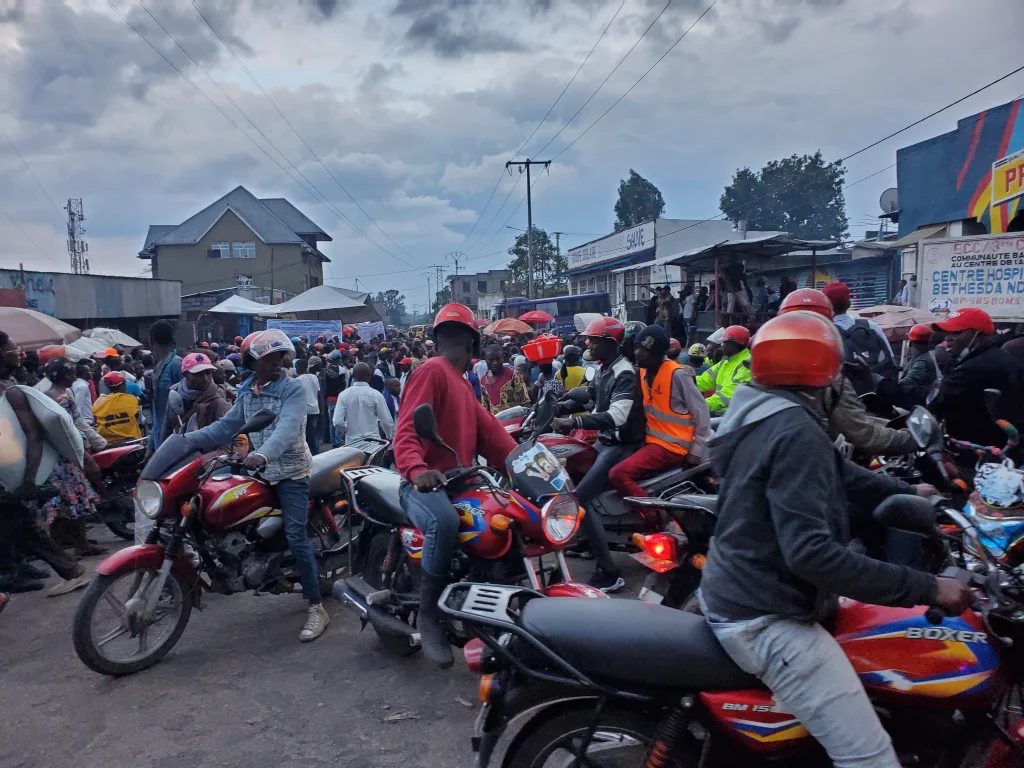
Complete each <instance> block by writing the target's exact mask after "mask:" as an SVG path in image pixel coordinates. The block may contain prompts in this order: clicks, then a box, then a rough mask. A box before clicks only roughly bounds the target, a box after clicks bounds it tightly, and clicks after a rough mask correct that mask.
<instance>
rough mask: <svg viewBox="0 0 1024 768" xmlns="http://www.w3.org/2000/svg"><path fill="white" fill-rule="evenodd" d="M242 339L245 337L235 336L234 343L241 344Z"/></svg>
mask: <svg viewBox="0 0 1024 768" xmlns="http://www.w3.org/2000/svg"><path fill="white" fill-rule="evenodd" d="M243 341H245V339H243V338H242V337H241V336H235V344H241V343H242V342H243Z"/></svg>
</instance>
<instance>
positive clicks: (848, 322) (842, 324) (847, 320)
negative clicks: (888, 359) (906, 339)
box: [832, 313, 892, 355]
mask: <svg viewBox="0 0 1024 768" xmlns="http://www.w3.org/2000/svg"><path fill="white" fill-rule="evenodd" d="M858 320H866V321H867V323H868V326H869V327H870V328H871V330H872V331H874V332H875V333H876V334H878V338H880V339H881V340H882V343H883V344H885V348H886V349H888V350H889V354H890V355H891V354H892V347H891V346H890V345H889V340H888V339H887V338H885V331H883V330H882V326H880V325H879V324H878V323H876V322H875V321H874V320H872V319H871V318H869V317H854V316H853V315H848V314H846V313H843V314H841V315H836V316H835V317H834V318H833V319H832V322H833V323H835V324H836V327H837V328H839V329H840V330H843V331H848V330H850V329H851V328H853V324H854V323H855V322H857V321H858Z"/></svg>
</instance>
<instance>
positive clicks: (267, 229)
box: [152, 187, 303, 246]
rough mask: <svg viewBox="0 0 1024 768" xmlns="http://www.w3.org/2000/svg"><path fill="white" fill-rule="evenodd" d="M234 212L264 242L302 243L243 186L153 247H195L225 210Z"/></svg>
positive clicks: (158, 241)
mask: <svg viewBox="0 0 1024 768" xmlns="http://www.w3.org/2000/svg"><path fill="white" fill-rule="evenodd" d="M229 210H230V211H233V212H234V213H235V215H236V216H238V218H240V219H241V220H242V221H244V222H245V223H246V224H247V225H248V226H249V228H250V229H251V230H252V231H253V234H255V235H256V236H257V237H258V238H259V239H260V240H262V241H263V242H264V243H302V242H303V240H302V238H301V237H299V236H298V235H297V234H296V233H295V232H294V231H293V230H292V229H291V228H290V227H289V226H288V225H287V224H285V223H284V222H283V221H281V219H280V218H278V217H277V216H276V215H275V214H274V213H273V212H272V211H271V210H270V209H269V208H268V207H267V206H265V205H264V204H263V203H261V202H260V201H259V200H257V199H256V197H255V196H254V195H253V194H252V192H250V191H249V190H247V189H246V188H245V187H235V189H233V190H231V191H230V192H228V193H227V194H226V195H224V197H222V198H220V200H217V201H216V202H214V203H211V204H210V205H208V206H206V208H204V209H203V210H201V211H200V212H199V213H197V214H195V215H194V216H192V217H191V218H189V219H187V220H185V221H184V222H182V223H181V224H179V225H178V226H177V227H175V228H174V229H172V230H171V231H169V232H167V233H165V234H164V235H163V236H162V237H160V238H159V239H157V240H155V241H154V242H153V243H152V245H155V246H160V245H194V244H195V243H198V242H199V241H200V240H201V239H202V238H203V236H204V235H205V234H206V233H207V232H209V231H210V229H212V228H213V225H214V224H216V223H217V222H218V221H220V218H221V216H223V215H224V214H225V212H227V211H229Z"/></svg>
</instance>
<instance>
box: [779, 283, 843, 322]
mask: <svg viewBox="0 0 1024 768" xmlns="http://www.w3.org/2000/svg"><path fill="white" fill-rule="evenodd" d="M804 309H805V310H807V311H808V312H817V313H818V314H819V315H821V316H822V317H827V318H828V319H829V320H831V319H832V318H833V317H835V311H833V309H832V302H831V301H829V298H828V296H826V295H825V294H824V293H822V292H821V291H819V290H818V289H817V288H797V289H796V290H795V291H793V292H792V293H790V294H789V295H788V296H787V297H786V298H785V299H783V300H782V304H780V305H779V314H780V315H782V314H785V313H786V312H796V311H797V310H804Z"/></svg>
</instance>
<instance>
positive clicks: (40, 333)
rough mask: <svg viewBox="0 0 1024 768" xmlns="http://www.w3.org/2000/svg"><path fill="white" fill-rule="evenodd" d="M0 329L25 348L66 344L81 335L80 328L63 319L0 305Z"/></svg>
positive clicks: (30, 310)
mask: <svg viewBox="0 0 1024 768" xmlns="http://www.w3.org/2000/svg"><path fill="white" fill-rule="evenodd" d="M0 329H2V330H3V331H4V332H6V333H7V335H8V336H10V337H11V340H12V341H13V342H14V343H15V344H18V345H20V346H21V347H22V348H24V349H26V350H32V349H39V348H41V347H46V346H49V345H50V344H68V343H70V342H72V341H76V340H77V339H79V338H81V336H82V332H81V331H80V330H78V329H77V328H75V326H73V325H68V324H67V323H65V322H64V321H63V320H58V319H57V318H55V317H50V316H49V315H44V314H43V313H42V312H36V311H35V310H33V309H21V308H19V307H0Z"/></svg>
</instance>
